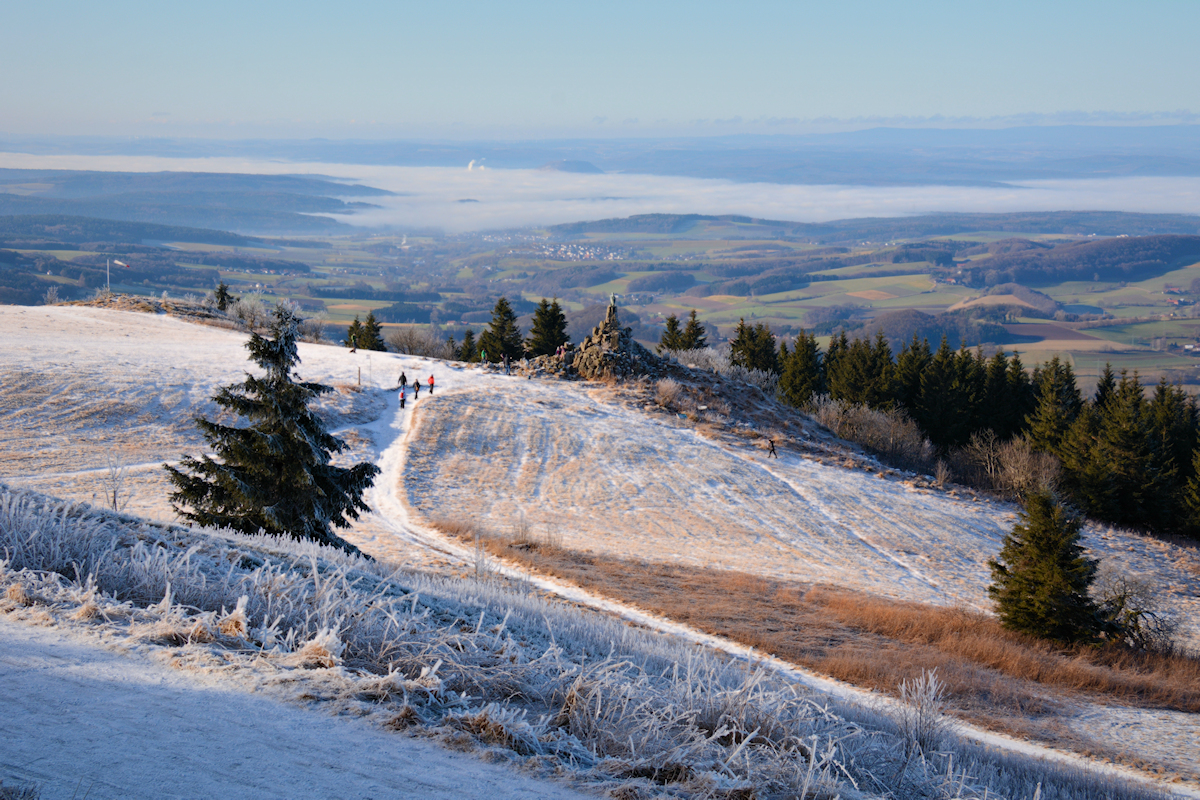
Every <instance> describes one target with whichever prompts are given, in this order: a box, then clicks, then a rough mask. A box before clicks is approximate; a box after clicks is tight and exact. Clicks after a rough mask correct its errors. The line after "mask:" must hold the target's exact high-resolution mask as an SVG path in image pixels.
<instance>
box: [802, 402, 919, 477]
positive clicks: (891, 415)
mask: <svg viewBox="0 0 1200 800" xmlns="http://www.w3.org/2000/svg"><path fill="white" fill-rule="evenodd" d="M807 411H808V413H809V415H810V416H811V417H812V418H813V419H814V420H816V421H817V422H819V423H821V424H822V425H824V426H825V427H826V428H828V429H829V430H831V431H832V432H833V434H834V435H835V436H837V437H839V438H841V439H846V440H848V441H851V442H855V443H857V444H860V445H862V446H863V447H865V448H866V449H868V450H870V451H871V452H873V453H875V454H876V455H878V456H879V457H880V458H882V459H883V460H884V461H886V462H887V463H889V464H892V465H894V466H897V467H902V468H904V469H926V468H928V467H929V466H930V463H931V461H932V459H933V445H932V444H930V442H929V440H928V439H926V438H925V434H924V433H922V432H921V429H920V428H919V427H918V426H917V424H916V423H915V422H913V421H912V420H911V419H910V418H909V416H908V415H907V414H905V413H904V412H903V411H899V410H888V411H881V410H878V409H872V408H868V407H867V406H864V405H854V404H850V403H847V402H845V401H843V400H835V399H833V398H832V397H830V396H829V395H827V394H826V395H819V396H818V397H815V398H813V400H812V402H811V403H810V404H809V406H808V409H807Z"/></svg>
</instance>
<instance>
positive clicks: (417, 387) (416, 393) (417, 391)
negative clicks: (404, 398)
mask: <svg viewBox="0 0 1200 800" xmlns="http://www.w3.org/2000/svg"><path fill="white" fill-rule="evenodd" d="M420 397H421V381H419V380H415V381H413V400H417V399H420Z"/></svg>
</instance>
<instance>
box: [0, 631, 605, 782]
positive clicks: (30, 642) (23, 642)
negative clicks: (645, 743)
mask: <svg viewBox="0 0 1200 800" xmlns="http://www.w3.org/2000/svg"><path fill="white" fill-rule="evenodd" d="M0 705H2V707H3V710H4V721H3V722H2V723H0V730H2V731H3V735H4V747H3V748H2V749H0V771H2V772H3V773H4V774H5V775H7V776H10V783H11V779H12V778H16V779H19V780H20V781H22V782H25V783H29V784H33V785H36V786H38V787H40V789H41V797H42V798H43V800H59V798H62V800H67V798H72V797H82V796H84V794H86V795H87V796H88V797H92V798H96V799H97V800H104V799H105V798H200V797H203V798H230V799H231V800H232V799H233V798H255V800H257V799H258V798H280V799H281V800H282V799H283V798H294V797H345V798H367V797H406V798H446V799H447V800H449V798H460V797H487V798H489V799H490V800H525V799H526V798H538V797H543V798H551V797H553V798H558V797H567V798H575V797H585V796H587V795H582V794H579V793H577V792H575V791H573V790H571V789H570V788H568V787H567V786H564V785H560V784H555V783H551V782H549V781H540V780H537V779H534V778H531V777H527V776H524V775H521V774H519V773H516V772H514V771H513V770H511V769H509V768H506V767H503V766H500V765H496V764H487V763H484V762H483V761H481V760H479V759H477V758H474V757H472V756H470V755H466V754H463V753H452V752H450V751H447V750H445V749H443V748H441V747H438V746H436V745H434V744H432V743H429V742H423V741H419V740H416V739H411V738H406V737H403V736H397V735H396V734H394V733H389V732H387V731H382V730H379V729H378V728H375V727H372V726H370V725H367V724H364V723H362V722H358V721H355V720H349V719H339V718H336V717H331V716H326V715H324V714H320V713H311V712H308V711H305V710H302V709H300V708H297V707H294V706H291V705H287V704H285V703H283V702H282V701H280V700H278V699H275V698H272V697H269V696H263V695H261V694H254V693H251V692H249V691H247V690H246V689H244V688H242V687H239V686H238V685H236V683H234V684H233V685H231V682H230V681H229V680H228V679H225V678H223V679H221V680H217V679H215V678H214V677H213V676H211V675H210V676H207V677H206V676H205V675H203V674H201V673H198V672H195V671H182V670H178V669H171V668H169V667H167V666H164V665H162V664H160V663H157V662H155V661H153V660H151V659H150V658H148V657H147V656H146V655H144V654H141V653H135V652H130V651H128V650H127V649H125V648H117V647H111V648H110V647H104V646H102V645H100V644H98V643H97V642H96V641H95V639H94V637H85V636H81V635H79V634H72V633H69V632H65V631H63V630H61V629H46V628H36V627H29V626H26V625H21V624H18V623H14V622H10V621H7V620H5V619H3V618H0Z"/></svg>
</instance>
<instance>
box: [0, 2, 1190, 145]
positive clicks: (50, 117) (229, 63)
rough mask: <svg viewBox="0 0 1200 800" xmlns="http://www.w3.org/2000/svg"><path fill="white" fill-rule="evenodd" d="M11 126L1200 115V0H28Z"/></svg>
mask: <svg viewBox="0 0 1200 800" xmlns="http://www.w3.org/2000/svg"><path fill="white" fill-rule="evenodd" d="M4 16H5V21H4V25H3V26H0V74H2V75H3V76H4V80H2V81H0V132H3V133H9V134H22V135H117V136H191V137H211V138H256V137H265V138H292V137H296V138H308V137H329V138H366V139H369V138H384V139H386V138H418V139H420V138H486V139H506V138H507V139H517V138H526V139H528V138H554V137H575V136H585V137H631V136H678V135H694V136H707V135H721V134H732V133H764V134H769V133H803V132H812V131H820V130H830V129H843V130H844V129H853V128H856V127H859V128H861V127H874V126H877V125H881V124H891V125H917V126H938V127H946V126H956V125H965V126H1005V125H1010V124H1020V123H1031V122H1032V123H1035V124H1037V123H1047V124H1049V123H1054V122H1061V121H1091V122H1098V123H1118V124H1144V123H1148V122H1153V123H1159V124H1161V123H1164V122H1167V123H1170V122H1178V121H1186V122H1194V121H1197V119H1198V117H1197V114H1200V96H1198V93H1200V63H1198V62H1200V49H1198V48H1196V47H1195V44H1194V34H1195V32H1196V31H1197V30H1200V2H1195V1H1194V0H1143V2H1139V3H1131V2H1127V1H1126V2H1105V1H1104V0H1089V1H1088V2H1078V1H1077V0H1059V1H1057V2H1053V3H1045V2H1025V0H1010V2H1005V3H997V2H994V1H993V2H974V1H972V0H956V1H955V2H930V1H928V0H925V1H920V0H916V1H914V2H907V3H897V2H894V0H886V1H882V0H844V1H843V2H839V3H829V2H821V3H807V2H796V1H795V0H793V2H762V1H760V2H741V3H716V2H704V1H703V0H689V1H688V2H654V0H638V1H637V2H629V1H627V0H611V1H610V2H605V3H564V2H561V0H558V1H557V2H542V1H540V0H508V1H506V2H504V3H497V2H464V1H463V0H446V1H445V2H440V3H429V2H421V3H410V2H395V1H394V0H393V1H392V2H344V3H330V2H328V1H327V0H326V1H325V2H319V3H318V2H309V1H308V0H287V2H280V1H279V0H258V1H257V2H253V3H247V2H245V0H240V1H239V2H228V0H206V2H203V3H161V2H154V3H151V2H139V1H138V0H109V1H108V2H105V3H93V2H80V1H79V0H41V1H40V2H38V3H13V4H11V5H10V6H8V7H6V9H5V15H4Z"/></svg>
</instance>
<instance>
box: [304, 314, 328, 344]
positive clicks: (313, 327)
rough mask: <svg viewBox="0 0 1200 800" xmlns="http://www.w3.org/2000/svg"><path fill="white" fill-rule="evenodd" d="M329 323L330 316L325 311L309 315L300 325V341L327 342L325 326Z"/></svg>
mask: <svg viewBox="0 0 1200 800" xmlns="http://www.w3.org/2000/svg"><path fill="white" fill-rule="evenodd" d="M328 321H329V315H328V314H326V313H325V312H324V311H318V312H316V313H315V314H309V315H308V316H306V317H303V318H302V319H301V320H300V325H299V326H298V328H297V330H298V331H299V333H300V341H302V342H321V341H324V340H325V326H326V324H327V323H328Z"/></svg>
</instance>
